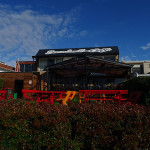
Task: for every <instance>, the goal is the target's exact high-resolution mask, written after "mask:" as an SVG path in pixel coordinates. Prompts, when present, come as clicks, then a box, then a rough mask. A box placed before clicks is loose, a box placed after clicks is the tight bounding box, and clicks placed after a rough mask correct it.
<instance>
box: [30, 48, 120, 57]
mask: <svg viewBox="0 0 150 150" xmlns="http://www.w3.org/2000/svg"><path fill="white" fill-rule="evenodd" d="M91 54H92V55H116V54H119V49H118V47H117V46H108V47H88V48H65V49H40V50H39V51H38V53H37V54H36V55H35V56H32V57H33V58H35V57H49V56H64V55H65V56H79V55H91Z"/></svg>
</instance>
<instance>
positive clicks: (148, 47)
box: [141, 43, 150, 50]
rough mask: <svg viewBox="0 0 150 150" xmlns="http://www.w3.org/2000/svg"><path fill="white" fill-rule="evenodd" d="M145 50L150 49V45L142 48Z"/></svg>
mask: <svg viewBox="0 0 150 150" xmlns="http://www.w3.org/2000/svg"><path fill="white" fill-rule="evenodd" d="M141 48H142V49H143V50H147V49H150V43H147V44H146V46H142V47H141Z"/></svg>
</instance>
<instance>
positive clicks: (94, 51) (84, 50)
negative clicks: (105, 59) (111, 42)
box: [45, 48, 112, 55]
mask: <svg viewBox="0 0 150 150" xmlns="http://www.w3.org/2000/svg"><path fill="white" fill-rule="evenodd" d="M108 51H112V49H111V48H93V49H89V50H87V49H78V50H72V49H68V50H65V51H56V50H48V51H47V52H46V53H45V55H49V54H59V53H61V54H63V53H91V52H92V53H105V52H108Z"/></svg>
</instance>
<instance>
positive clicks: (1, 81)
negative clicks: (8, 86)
mask: <svg viewBox="0 0 150 150" xmlns="http://www.w3.org/2000/svg"><path fill="white" fill-rule="evenodd" d="M3 85H4V80H3V79H2V78H0V90H1V89H3Z"/></svg>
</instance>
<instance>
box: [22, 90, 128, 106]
mask: <svg viewBox="0 0 150 150" xmlns="http://www.w3.org/2000/svg"><path fill="white" fill-rule="evenodd" d="M22 93H23V97H24V99H25V100H27V101H30V100H31V101H33V100H36V102H37V104H38V103H40V102H49V103H50V104H53V103H54V101H57V102H61V103H62V104H63V105H67V102H68V101H72V100H73V99H74V97H75V96H77V97H78V98H79V103H85V104H87V102H88V101H93V100H96V101H115V102H117V103H119V104H120V103H121V102H123V101H125V102H127V103H130V102H129V99H128V98H129V96H128V90H79V91H78V92H77V91H39V90H25V89H23V90H22ZM28 95H30V96H28Z"/></svg>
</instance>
